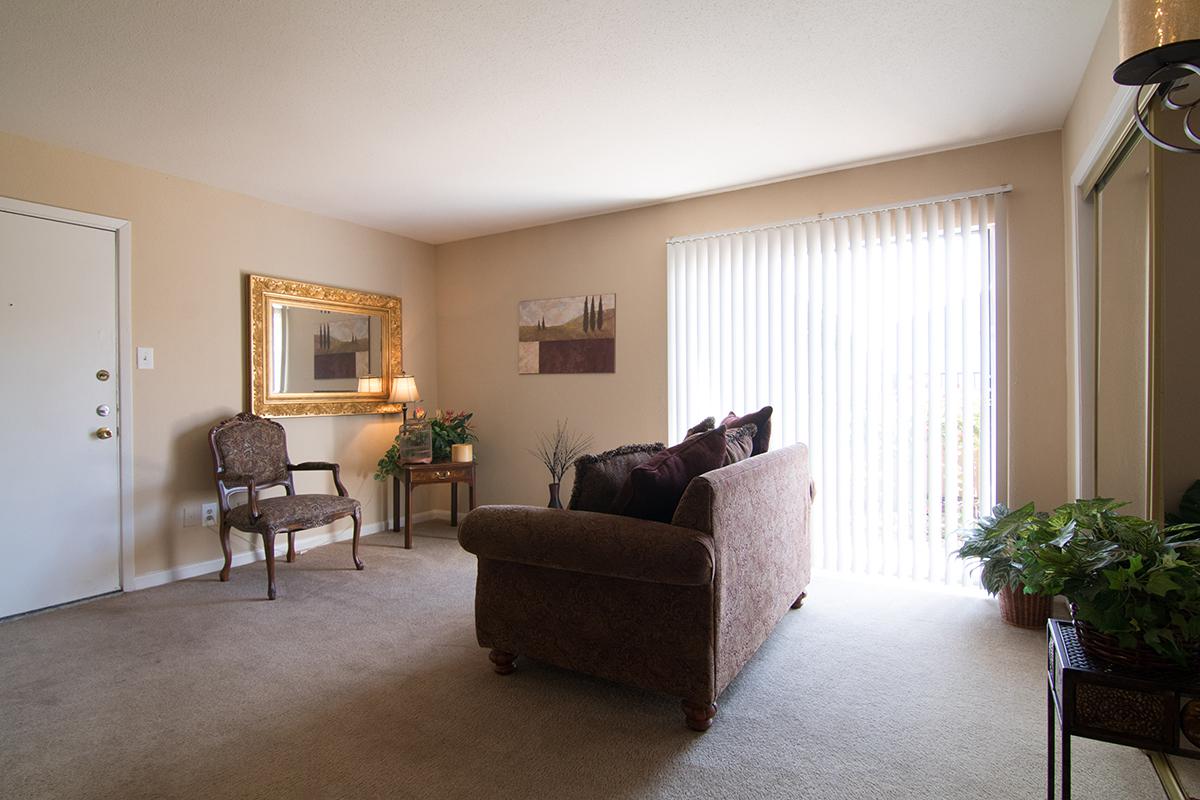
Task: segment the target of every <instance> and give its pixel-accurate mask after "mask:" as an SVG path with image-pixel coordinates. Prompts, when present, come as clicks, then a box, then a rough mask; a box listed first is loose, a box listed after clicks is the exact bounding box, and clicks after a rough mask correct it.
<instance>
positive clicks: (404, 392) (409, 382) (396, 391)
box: [388, 374, 421, 428]
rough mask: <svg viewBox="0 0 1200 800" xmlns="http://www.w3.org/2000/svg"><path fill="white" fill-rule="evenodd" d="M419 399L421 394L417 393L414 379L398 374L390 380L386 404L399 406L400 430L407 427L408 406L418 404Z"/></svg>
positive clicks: (410, 376)
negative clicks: (390, 387) (390, 388)
mask: <svg viewBox="0 0 1200 800" xmlns="http://www.w3.org/2000/svg"><path fill="white" fill-rule="evenodd" d="M420 399H421V394H420V392H418V391H417V379H416V378H414V377H413V376H412V375H407V374H400V375H397V376H396V377H394V378H392V393H391V395H389V396H388V402H389V403H399V404H400V414H401V416H402V420H403V424H402V425H401V426H400V427H401V428H407V427H408V404H409V403H416V402H419V401H420Z"/></svg>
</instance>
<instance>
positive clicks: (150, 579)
mask: <svg viewBox="0 0 1200 800" xmlns="http://www.w3.org/2000/svg"><path fill="white" fill-rule="evenodd" d="M449 519H450V512H449V511H446V510H444V509H434V510H432V511H421V512H419V513H417V514H413V524H414V525H415V524H418V523H421V522H428V521H430V520H444V521H449ZM389 529H390V526H389V523H388V522H386V521H384V522H372V523H371V524H369V525H363V527H362V535H363V536H369V535H370V534H372V533H380V532H382V531H386V530H389ZM353 536H354V527H353V526H350V527H347V528H345V529H344V530H339V531H335V532H333V533H314V534H311V535H309V536H304V537H300V536H297V537H296V550H297V551H304V550H311V549H312V548H314V547H320V546H321V545H326V544H332V543H333V542H344V541H346V540H347V539H350V538H352V537H353ZM285 555H287V537H282V541H278V540H277V541H276V542H275V557H276V558H280V557H282V556H285ZM266 557H267V556H266V553H265V552H264V551H263V550H262V549H261V548H257V547H256V548H255V549H253V550H247V551H244V552H241V553H234V554H233V566H235V567H240V566H242V565H243V564H252V563H253V562H255V561H264V560H266ZM223 566H225V559H224V558H214V559H210V560H208V561H197V562H195V563H193V564H184V565H182V566H178V567H172V568H171V569H164V570H159V571H158V572H147V573H146V574H145V575H137V576H135V577H134V579H133V586H126V587H124V589H125V591H136V590H138V589H149V588H150V587H152V586H162V585H163V584H164V583H172V582H174V581H182V580H186V579H187V578H195V577H197V576H199V575H208V574H209V573H212V572H217V571H219V570H220V569H221V567H223Z"/></svg>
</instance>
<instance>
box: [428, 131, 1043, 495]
mask: <svg viewBox="0 0 1200 800" xmlns="http://www.w3.org/2000/svg"><path fill="white" fill-rule="evenodd" d="M1061 158H1062V143H1061V140H1060V135H1059V133H1058V132H1052V133H1044V134H1038V135H1034V136H1026V137H1021V138H1018V139H1011V140H1007V141H1003V142H996V143H992V144H986V145H980V146H977V147H969V148H963V149H960V150H951V151H947V152H942V153H937V154H933V155H927V156H921V157H916V158H909V159H903V160H899V161H892V162H887V163H883V164H875V165H871V166H866V167H860V168H855V169H848V170H843V171H839V172H831V173H827V174H823V175H816V176H812V177H807V178H800V179H796V180H791V181H785V182H780V183H774V184H770V185H766V186H759V187H755V188H750V189H742V190H738V191H731V192H725V193H722V194H716V195H710V196H707V197H700V198H695V199H690V200H684V201H679V202H675V203H667V204H663V205H657V206H651V207H648V208H643V209H637V210H633V211H626V212H621V213H616V214H609V215H605V216H598V217H591V218H588V219H582V220H577V221H573V222H564V223H559V224H555V225H547V226H542V227H537V228H530V229H527V230H521V231H515V232H511V233H505V234H498V235H495V236H488V237H482V238H478V239H471V240H467V241H462V242H456V243H451V244H446V245H441V246H439V247H438V248H437V309H438V314H437V324H438V336H437V339H438V367H439V368H438V372H439V375H440V385H439V391H440V396H441V397H442V398H443V399H444V402H446V403H449V404H451V405H453V406H455V407H463V408H468V409H471V410H474V411H475V412H477V417H476V419H477V422H478V429H479V435H480V439H481V441H480V444H479V445H478V449H477V452H478V457H479V460H480V474H479V479H480V487H479V496H480V499H481V501H482V502H485V503H497V502H504V503H510V502H517V503H520V502H528V503H545V502H546V497H547V493H546V482H547V477H546V474H545V470H544V469H543V468H542V467H541V466H540V465H539V464H538V462H537V461H536V460H535V459H534V458H533V457H532V456H531V455H529V454H528V453H527V449H528V448H529V447H531V446H532V445H533V443H534V441H535V437H536V435H537V434H538V433H539V432H543V431H547V430H550V429H552V428H553V426H554V421H555V419H556V418H563V417H567V418H569V419H570V421H571V426H572V427H573V428H575V429H576V430H578V431H580V432H583V433H587V434H590V435H592V436H593V437H594V439H595V449H596V450H599V449H604V448H608V447H613V446H616V445H619V444H623V443H627V442H637V441H654V440H665V438H666V434H667V352H666V345H667V320H666V308H667V301H666V248H665V242H666V240H667V239H668V238H670V237H672V236H677V235H683V234H691V233H701V232H705V231H712V230H720V229H726V228H734V227H739V226H743V225H753V224H759V223H766V222H771V221H778V220H786V219H792V218H797V217H805V216H810V215H814V214H817V213H820V212H826V213H829V212H837V211H844V210H851V209H855V208H860V207H863V206H873V205H877V204H884V203H899V202H904V201H908V200H915V199H919V198H923V197H929V196H934V195H939V194H944V193H950V192H957V191H964V190H971V189H980V188H986V187H989V186H995V185H998V184H1003V183H1011V184H1012V185H1013V192H1012V194H1011V195H1010V200H1009V212H1010V213H1009V222H1010V238H1009V269H1010V280H1009V291H1010V309H1011V373H1010V379H1011V403H1012V408H1011V420H1010V424H1011V445H1010V455H1011V483H1010V489H1011V491H1010V495H1011V499H1012V500H1014V501H1021V502H1023V501H1026V500H1035V501H1037V503H1038V504H1039V506H1048V505H1051V504H1055V503H1059V502H1061V501H1062V500H1063V499H1064V498H1065V497H1066V495H1067V481H1066V474H1067V473H1066V470H1065V468H1064V465H1065V463H1066V458H1067V436H1066V408H1067V400H1066V397H1067V375H1066V370H1065V369H1064V366H1065V364H1066V356H1067V353H1066V332H1067V329H1066V328H1065V327H1064V326H1063V323H1062V309H1063V307H1064V305H1065V302H1066V280H1065V274H1064V271H1063V267H1062V254H1063V206H1062V183H1061V175H1062V161H1061ZM600 292H615V293H616V294H617V308H618V312H619V313H618V317H617V373H616V374H615V375H518V374H517V364H516V358H517V346H516V335H517V332H516V326H517V304H518V302H519V301H521V300H526V299H532V298H541V297H555V296H560V295H577V294H586V293H600ZM566 481H567V483H568V484H569V483H570V481H571V477H570V475H568V477H567V479H566Z"/></svg>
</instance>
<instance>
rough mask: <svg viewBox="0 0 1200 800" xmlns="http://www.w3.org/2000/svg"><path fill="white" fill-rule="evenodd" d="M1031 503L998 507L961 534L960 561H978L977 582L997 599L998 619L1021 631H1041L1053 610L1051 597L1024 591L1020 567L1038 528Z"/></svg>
mask: <svg viewBox="0 0 1200 800" xmlns="http://www.w3.org/2000/svg"><path fill="white" fill-rule="evenodd" d="M1037 518H1038V514H1037V511H1036V510H1035V509H1034V505H1033V503H1029V504H1027V505H1024V506H1021V507H1020V508H1018V509H1016V510H1015V511H1010V510H1009V509H1008V508H1007V507H1006V506H1004V505H997V506H996V507H994V508H993V509H992V512H991V513H990V514H986V515H984V516H982V517H980V518H979V519H978V520H976V522H975V525H974V527H972V528H969V529H968V530H966V531H965V532H964V535H963V542H962V547H960V548H959V549H958V551H957V554H958V555H959V556H961V557H962V558H973V559H978V560H979V565H980V575H979V578H980V582H981V583H982V584H983V588H984V589H986V590H987V592H988V594H992V595H999V596H1000V619H1002V620H1003V621H1004V622H1007V623H1008V624H1010V625H1016V626H1018V627H1022V628H1044V627H1045V625H1046V620H1047V619H1049V617H1050V612H1051V610H1052V603H1053V598H1052V597H1046V596H1042V595H1040V594H1037V593H1034V592H1029V591H1027V590H1026V588H1025V584H1024V575H1023V572H1022V564H1023V563H1024V562H1025V561H1026V560H1027V558H1028V556H1029V547H1030V545H1031V542H1032V537H1033V536H1034V535H1035V533H1036V532H1037V530H1038V528H1037V527H1036V525H1035V524H1034V523H1035V521H1036V520H1037Z"/></svg>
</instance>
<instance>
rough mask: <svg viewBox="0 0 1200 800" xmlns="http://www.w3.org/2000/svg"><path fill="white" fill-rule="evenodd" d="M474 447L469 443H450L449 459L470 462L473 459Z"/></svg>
mask: <svg viewBox="0 0 1200 800" xmlns="http://www.w3.org/2000/svg"><path fill="white" fill-rule="evenodd" d="M474 450H475V448H474V447H473V446H472V445H469V444H452V445H450V460H451V461H455V462H460V463H461V462H468V463H469V462H471V461H474V460H475V452H474Z"/></svg>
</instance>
